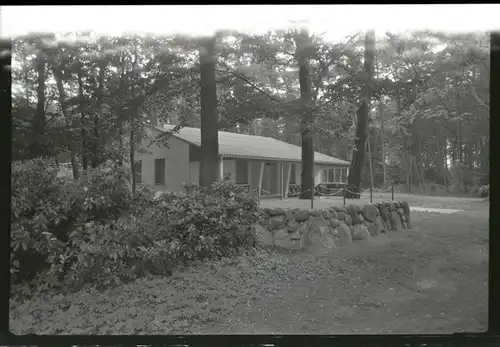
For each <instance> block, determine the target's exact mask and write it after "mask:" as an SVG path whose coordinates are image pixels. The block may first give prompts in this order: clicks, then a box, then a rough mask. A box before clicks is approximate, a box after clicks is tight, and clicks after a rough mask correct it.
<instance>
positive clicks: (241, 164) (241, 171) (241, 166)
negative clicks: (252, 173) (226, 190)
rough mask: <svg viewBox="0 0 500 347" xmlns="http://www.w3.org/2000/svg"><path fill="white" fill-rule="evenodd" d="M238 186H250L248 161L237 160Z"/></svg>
mask: <svg viewBox="0 0 500 347" xmlns="http://www.w3.org/2000/svg"><path fill="white" fill-rule="evenodd" d="M236 184H248V161H246V160H236Z"/></svg>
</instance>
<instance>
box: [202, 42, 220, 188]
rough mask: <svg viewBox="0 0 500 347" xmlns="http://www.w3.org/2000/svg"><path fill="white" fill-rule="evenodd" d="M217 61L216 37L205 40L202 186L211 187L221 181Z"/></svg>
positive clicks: (203, 43)
mask: <svg viewBox="0 0 500 347" xmlns="http://www.w3.org/2000/svg"><path fill="white" fill-rule="evenodd" d="M216 60H217V57H216V52H215V37H210V38H205V39H203V40H202V42H201V47H200V72H201V163H200V185H202V186H210V185H211V184H212V183H214V182H216V181H217V180H219V134H218V128H217V123H218V119H217V118H218V117H217V87H216V82H215V64H216ZM221 160H222V159H221Z"/></svg>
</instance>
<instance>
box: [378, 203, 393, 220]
mask: <svg viewBox="0 0 500 347" xmlns="http://www.w3.org/2000/svg"><path fill="white" fill-rule="evenodd" d="M390 213H391V211H390V209H389V207H388V206H387V205H381V206H380V216H381V217H382V219H383V220H384V221H389V214H390Z"/></svg>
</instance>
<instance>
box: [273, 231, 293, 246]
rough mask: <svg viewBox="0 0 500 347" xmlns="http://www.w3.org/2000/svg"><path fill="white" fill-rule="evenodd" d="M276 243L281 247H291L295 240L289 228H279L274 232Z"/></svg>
mask: <svg viewBox="0 0 500 347" xmlns="http://www.w3.org/2000/svg"><path fill="white" fill-rule="evenodd" d="M273 240H274V245H275V246H276V247H280V248H286V249H291V248H292V244H293V241H292V239H291V238H290V234H289V233H288V230H287V229H279V230H276V231H275V232H273Z"/></svg>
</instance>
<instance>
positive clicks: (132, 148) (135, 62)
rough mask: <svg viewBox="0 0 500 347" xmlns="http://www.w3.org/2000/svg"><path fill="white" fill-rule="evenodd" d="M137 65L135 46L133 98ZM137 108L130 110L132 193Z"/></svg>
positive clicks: (133, 187) (133, 185)
mask: <svg viewBox="0 0 500 347" xmlns="http://www.w3.org/2000/svg"><path fill="white" fill-rule="evenodd" d="M136 65H137V48H135V50H134V61H133V62H132V99H133V98H135V67H136ZM136 111H137V109H136V108H135V107H134V108H133V109H132V110H130V139H129V141H130V153H129V154H130V169H131V172H132V177H131V180H132V194H135V193H136V184H137V182H136V177H135V143H134V142H135V138H134V132H135V128H134V122H135V113H136Z"/></svg>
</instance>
